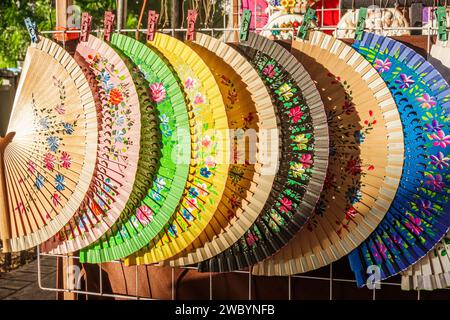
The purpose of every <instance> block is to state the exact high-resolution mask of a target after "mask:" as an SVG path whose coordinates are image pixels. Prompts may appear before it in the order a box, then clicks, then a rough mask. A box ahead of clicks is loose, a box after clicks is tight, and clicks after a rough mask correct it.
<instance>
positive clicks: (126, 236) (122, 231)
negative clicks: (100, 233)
mask: <svg viewBox="0 0 450 320" xmlns="http://www.w3.org/2000/svg"><path fill="white" fill-rule="evenodd" d="M119 233H120V236H121V237H122V238H123V239H129V238H130V235H129V234H128V230H127V228H126V227H125V225H122V228H121V229H120V231H119Z"/></svg>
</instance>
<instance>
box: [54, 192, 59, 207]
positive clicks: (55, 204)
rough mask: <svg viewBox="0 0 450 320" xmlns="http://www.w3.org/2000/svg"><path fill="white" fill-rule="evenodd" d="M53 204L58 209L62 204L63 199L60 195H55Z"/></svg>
mask: <svg viewBox="0 0 450 320" xmlns="http://www.w3.org/2000/svg"><path fill="white" fill-rule="evenodd" d="M52 202H53V205H54V206H55V207H57V206H59V205H60V204H61V197H60V196H59V194H57V193H54V194H53V196H52Z"/></svg>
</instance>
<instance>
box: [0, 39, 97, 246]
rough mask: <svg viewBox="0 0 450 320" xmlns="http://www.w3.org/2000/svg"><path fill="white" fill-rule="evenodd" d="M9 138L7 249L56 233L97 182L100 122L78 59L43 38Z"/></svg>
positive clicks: (30, 56)
mask: <svg viewBox="0 0 450 320" xmlns="http://www.w3.org/2000/svg"><path fill="white" fill-rule="evenodd" d="M8 132H15V133H16V135H15V137H14V139H13V141H12V142H11V143H9V144H7V143H8V142H9V140H11V137H12V135H9V136H8V137H7V138H5V139H4V140H2V146H1V155H2V157H1V160H2V163H1V167H2V169H3V170H2V171H3V172H0V173H1V175H0V179H1V180H2V183H1V185H2V190H1V194H2V197H1V198H2V201H5V202H4V203H3V204H2V210H1V211H0V215H1V220H0V221H1V236H2V241H3V249H4V251H6V252H7V251H10V250H12V251H20V250H25V249H28V248H31V247H33V246H36V245H38V244H40V243H42V242H44V241H46V240H48V239H49V238H50V237H52V236H53V235H54V234H56V233H57V232H58V231H59V230H60V229H61V228H62V227H63V226H64V224H66V223H67V222H68V221H69V219H70V218H71V217H72V216H73V215H74V213H75V211H76V210H77V209H78V207H79V206H80V204H81V202H82V200H83V198H84V194H85V193H86V192H87V190H88V187H89V184H90V183H91V180H92V177H93V173H94V167H95V161H96V154H95V150H96V149H97V139H98V122H97V113H96V109H95V104H94V100H93V97H92V93H91V91H90V89H89V85H88V82H87V80H86V78H85V76H84V74H83V72H82V71H81V69H80V68H79V67H78V65H77V63H76V62H75V60H74V59H73V58H72V57H71V56H70V55H69V54H68V53H67V52H65V50H64V49H63V48H61V47H60V46H58V45H57V44H56V43H54V42H52V41H50V40H48V39H45V38H42V39H41V40H40V41H39V42H38V43H37V44H32V45H31V46H30V47H29V48H28V51H27V55H26V59H25V63H24V67H23V71H22V76H21V78H20V83H19V87H18V90H17V94H16V98H15V101H14V106H13V111H12V115H11V118H10V122H9V127H8Z"/></svg>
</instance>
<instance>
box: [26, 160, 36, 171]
mask: <svg viewBox="0 0 450 320" xmlns="http://www.w3.org/2000/svg"><path fill="white" fill-rule="evenodd" d="M27 170H28V172H29V173H31V174H34V173H35V172H36V163H34V162H33V161H31V160H29V161H28V164H27Z"/></svg>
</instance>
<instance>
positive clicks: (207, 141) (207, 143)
mask: <svg viewBox="0 0 450 320" xmlns="http://www.w3.org/2000/svg"><path fill="white" fill-rule="evenodd" d="M211 145H212V140H211V137H210V136H205V137H204V138H203V139H202V146H203V147H204V148H209V147H211Z"/></svg>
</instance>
